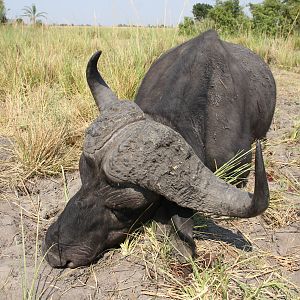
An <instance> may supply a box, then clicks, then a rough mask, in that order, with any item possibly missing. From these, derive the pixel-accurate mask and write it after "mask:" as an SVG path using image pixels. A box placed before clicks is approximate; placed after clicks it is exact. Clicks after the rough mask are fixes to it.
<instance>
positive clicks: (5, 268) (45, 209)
mask: <svg viewBox="0 0 300 300" xmlns="http://www.w3.org/2000/svg"><path fill="white" fill-rule="evenodd" d="M274 74H275V77H276V81H277V87H278V100H277V108H276V114H275V118H274V122H273V124H272V128H271V129H270V131H269V134H268V144H267V145H266V147H265V149H264V155H265V162H266V169H267V172H268V177H269V184H270V190H271V198H272V203H271V206H270V209H269V210H268V211H267V213H265V214H264V215H263V216H259V217H256V218H252V219H248V220H230V221H224V220H217V219H216V220H214V221H209V220H208V221H207V222H206V224H205V228H204V229H203V230H201V231H199V230H198V232H195V236H196V238H197V245H200V246H201V247H202V248H201V247H200V246H199V249H200V248H201V249H203V246H205V247H206V249H207V253H210V254H211V251H212V249H214V245H215V243H220V242H223V243H225V244H226V245H227V253H229V254H228V255H230V253H233V252H236V251H237V249H244V250H238V251H248V252H252V253H255V252H256V251H260V253H262V252H263V253H266V260H267V261H268V263H269V264H271V265H272V266H274V270H277V272H279V273H280V274H282V275H283V276H284V277H285V278H286V279H287V280H288V281H290V282H292V283H293V284H294V286H295V289H297V287H298V288H300V218H299V215H300V212H299V207H300V199H299V198H300V197H299V195H300V185H299V184H300V147H299V146H300V139H299V135H300V132H298V136H297V135H296V137H295V130H296V125H297V122H300V96H299V95H300V75H299V74H295V73H291V72H288V71H282V70H274ZM298 124H299V123H298ZM298 126H299V125H298ZM0 142H1V140H0ZM5 143H6V142H5ZM0 151H1V148H0ZM2 151H3V150H2ZM0 155H1V154H0ZM7 157H8V155H7V153H4V152H2V156H1V160H5V159H6V158H7ZM0 168H1V166H0ZM67 185H68V189H69V193H70V196H71V195H73V194H74V193H75V192H76V191H77V190H78V188H79V186H80V179H79V176H78V173H73V174H67ZM248 188H249V189H252V188H253V176H252V177H251V178H250V181H249V184H248ZM0 193H1V194H0V197H1V198H0V261H1V264H0V298H1V299H21V298H22V297H24V298H26V297H27V298H42V299H172V297H171V296H170V295H169V294H168V293H166V292H165V291H166V288H168V286H167V283H166V282H165V281H164V278H163V276H156V273H153V272H151V270H149V269H148V267H147V264H145V262H144V259H143V258H142V257H141V255H139V254H136V253H135V254H132V255H124V254H122V251H120V249H114V250H111V251H108V252H107V253H106V254H105V255H104V257H103V258H102V259H101V260H100V261H99V262H98V263H97V264H95V265H93V266H90V267H85V268H78V269H75V270H71V269H66V270H57V269H52V268H50V267H49V266H48V265H47V263H45V262H44V261H42V256H41V250H40V248H41V243H42V239H43V236H44V233H45V230H46V229H47V228H48V226H49V225H50V224H51V223H52V222H53V221H54V220H55V218H56V217H57V216H58V214H59V213H60V212H61V211H62V209H63V207H64V206H65V203H66V200H65V199H66V197H65V192H64V182H63V180H62V178H43V179H41V178H39V179H31V180H29V181H27V182H26V183H24V184H23V185H22V184H21V183H20V184H19V185H18V186H17V187H14V188H13V189H8V188H6V189H2V190H0ZM39 204H40V209H39ZM39 211H40V213H39ZM21 212H22V213H21ZM38 215H39V220H40V222H39V228H38V237H37V223H38V222H37V221H38ZM23 246H24V247H23ZM36 249H37V251H36ZM201 251H203V250H199V252H200V253H201ZM35 253H37V263H35ZM213 255H214V256H218V253H214V254H213ZM222 259H224V260H226V258H222ZM25 260H26V261H25ZM41 261H42V262H41ZM40 262H41V265H40V266H39V264H40ZM25 265H26V267H25ZM246 272H247V271H246V270H245V277H246V275H247V274H246ZM35 273H36V274H35ZM178 276H180V274H179V275H178ZM25 283H26V284H25ZM31 285H32V287H31ZM25 286H26V287H25ZM26 288H27V290H29V291H30V293H29V295H27V296H26V295H24V291H25V290H26ZM30 296H31V297H30Z"/></svg>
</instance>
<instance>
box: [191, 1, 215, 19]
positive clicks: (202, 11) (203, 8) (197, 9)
mask: <svg viewBox="0 0 300 300" xmlns="http://www.w3.org/2000/svg"><path fill="white" fill-rule="evenodd" d="M212 8H213V7H212V6H211V5H209V4H206V3H196V4H194V5H193V10H192V13H193V15H194V18H195V19H196V20H197V21H201V20H203V19H205V18H206V17H207V15H208V12H209V11H210V10H211V9H212Z"/></svg>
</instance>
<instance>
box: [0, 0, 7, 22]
mask: <svg viewBox="0 0 300 300" xmlns="http://www.w3.org/2000/svg"><path fill="white" fill-rule="evenodd" d="M6 22H7V18H6V10H5V6H4V2H3V0H0V23H6Z"/></svg>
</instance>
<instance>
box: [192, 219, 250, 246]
mask: <svg viewBox="0 0 300 300" xmlns="http://www.w3.org/2000/svg"><path fill="white" fill-rule="evenodd" d="M193 219H194V238H195V239H198V240H213V241H222V242H225V243H227V244H229V245H231V246H234V247H236V248H237V249H240V250H243V251H246V252H251V251H252V250H253V247H252V244H251V243H250V242H249V241H248V240H247V239H246V238H245V237H244V236H243V234H242V233H241V232H239V231H237V232H236V233H235V232H233V231H232V230H230V229H227V228H224V227H221V226H219V225H217V224H216V223H215V222H214V221H213V220H211V219H206V218H203V217H201V216H199V215H196V216H194V217H193Z"/></svg>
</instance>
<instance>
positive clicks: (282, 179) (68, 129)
mask: <svg viewBox="0 0 300 300" xmlns="http://www.w3.org/2000/svg"><path fill="white" fill-rule="evenodd" d="M32 9H33V6H32V7H28V8H27V11H24V13H25V14H26V15H27V17H29V18H30V19H31V23H32V25H25V24H24V23H23V22H21V21H20V20H19V21H17V22H14V23H11V24H6V25H2V26H1V25H0V36H1V39H0V57H1V64H0V138H1V140H0V142H1V141H2V140H5V142H4V143H1V144H0V171H1V172H0V192H1V193H2V194H1V195H2V196H1V197H3V195H4V194H5V193H4V192H5V191H7V190H8V186H10V187H12V188H13V189H15V187H19V186H20V185H22V186H24V185H25V184H26V181H28V180H30V179H32V178H33V177H34V176H39V177H41V176H45V175H59V176H61V174H62V176H63V177H64V176H65V171H71V170H76V169H77V165H78V159H79V154H80V151H81V145H82V139H83V136H84V130H85V129H86V127H87V126H88V125H89V124H90V123H91V121H92V120H93V119H94V118H95V117H96V116H97V114H98V111H97V110H96V107H95V105H94V102H93V100H92V97H91V95H90V92H89V90H88V87H87V84H86V81H85V66H86V63H87V60H88V58H89V56H90V55H91V54H92V53H93V52H94V51H95V50H96V49H101V50H102V51H103V55H102V57H101V60H100V65H99V68H100V70H101V72H102V74H103V77H104V78H105V79H106V81H107V83H108V84H109V85H110V87H111V88H112V89H113V90H114V91H115V92H116V93H117V94H118V97H119V98H127V99H133V98H134V96H135V93H136V91H137V88H138V86H139V84H140V82H141V80H142V78H143V76H144V75H145V73H146V71H147V70H148V68H149V67H150V65H151V64H152V63H153V62H154V60H155V59H156V58H157V57H159V56H160V55H161V53H163V52H164V51H166V50H167V49H169V48H171V47H173V46H176V45H178V44H179V43H181V42H183V41H185V40H187V39H189V38H191V37H193V36H195V35H197V34H199V33H201V32H203V31H205V30H207V29H209V28H215V29H217V30H218V32H219V34H220V36H221V37H222V39H225V40H227V41H231V42H234V43H239V44H242V45H244V46H246V47H248V48H250V49H252V50H253V51H254V52H256V53H257V54H259V55H260V56H261V57H262V58H263V59H264V60H265V61H266V62H267V63H269V64H270V66H271V68H272V69H273V70H275V71H276V70H284V71H282V72H287V71H289V72H293V73H290V74H294V75H293V76H298V75H299V73H300V35H299V24H300V17H299V13H300V10H299V3H298V2H297V1H296V0H285V1H282V0H265V1H263V3H262V4H253V5H251V6H250V11H251V13H252V16H253V17H252V18H249V17H248V16H246V15H245V14H244V12H243V10H242V8H241V7H240V5H239V2H238V0H228V1H220V0H217V2H216V5H214V6H209V5H200V4H199V5H196V6H194V9H193V14H194V16H195V17H194V18H192V19H191V18H185V19H184V22H183V23H181V24H180V25H179V27H178V28H142V27H134V28H123V27H122V28H119V27H114V28H104V27H77V26H74V27H73V26H70V27H69V26H64V27H59V26H45V25H43V26H35V24H36V23H37V20H38V17H42V18H43V17H44V16H45V14H44V13H41V14H40V15H38V12H37V10H36V8H35V11H32ZM225 12H226V13H225ZM1 20H3V21H5V22H6V20H7V19H6V15H5V8H4V5H3V1H0V22H1ZM291 76H292V75H291ZM297 78H299V77H297ZM286 82H289V83H290V84H291V87H292V88H291V89H288V90H289V94H288V95H289V96H290V95H292V92H293V91H292V90H294V91H295V90H298V89H299V82H298V84H297V83H296V81H295V82H294V83H292V82H293V80H287V81H286ZM281 88H282V89H283V87H282V85H281V84H280V83H279V92H281ZM291 97H294V96H291ZM298 99H299V97H298ZM277 115H278V111H277V113H276V115H275V117H276V116H277ZM299 122H300V120H295V122H294V125H293V128H291V129H289V130H288V131H289V133H288V134H287V135H286V134H285V135H284V136H282V137H280V138H278V140H276V141H275V142H274V143H281V142H282V143H287V145H289V146H290V145H292V146H295V147H296V145H298V146H299V136H300V129H299V124H300V123H299ZM271 142H272V141H271ZM271 142H270V143H271ZM267 147H268V146H267ZM267 149H269V148H267ZM1 151H2V152H1ZM267 151H268V150H267ZM266 164H267V167H269V168H270V169H271V170H272V172H273V173H272V172H271V173H270V174H269V176H271V177H270V178H271V179H270V180H271V181H274V180H275V181H276V183H278V185H277V186H279V188H278V190H276V191H273V192H272V194H271V201H272V202H271V208H270V211H269V213H266V214H265V216H264V220H265V221H266V222H267V224H268V225H269V226H270V227H271V228H278V227H282V226H286V225H287V224H290V223H292V222H293V221H295V220H297V218H298V215H297V207H294V206H292V205H291V203H290V202H287V203H288V208H287V205H286V204H285V202H283V201H286V198H285V196H283V193H285V192H286V191H289V190H292V193H293V195H294V194H295V195H296V196H297V195H298V196H299V197H300V186H299V181H298V179H297V178H292V177H288V176H287V175H284V174H283V173H281V171H280V170H279V168H276V161H275V160H274V159H272V157H271V156H270V157H268V156H267V159H266ZM295 164H296V165H297V161H296V162H295ZM270 169H269V170H270ZM20 183H21V184H20ZM284 195H285V194H284ZM5 197H6V196H5ZM287 211H288V213H286V212H287ZM201 226H202V227H203V226H204V227H205V226H206V225H205V221H203V220H199V223H198V227H201ZM145 240H148V241H149V240H150V244H149V243H148V242H145ZM138 245H139V246H138ZM145 245H148V246H147V247H148V248H143V249H142V252H143V253H144V252H145V253H148V254H149V255H150V256H151V259H150V260H147V261H145V264H146V265H147V268H149V269H151V268H152V269H154V270H155V274H154V276H158V275H157V274H158V273H159V274H160V275H161V274H163V276H164V278H165V279H166V280H167V282H168V286H169V291H170V295H171V296H170V298H171V299H202V298H201V297H203V299H234V298H235V299H296V297H297V287H296V286H295V285H293V284H291V283H290V282H288V281H287V280H285V279H284V278H283V277H282V274H281V273H280V271H278V269H276V268H273V266H271V265H268V264H266V259H267V258H270V255H269V254H268V253H267V252H265V251H257V252H255V253H253V254H249V253H244V252H243V251H238V250H234V251H233V252H231V253H230V255H229V256H230V257H229V258H228V257H227V258H226V260H224V261H222V259H221V258H220V257H221V256H222V257H223V256H224V257H225V256H226V255H227V254H228V253H229V252H230V251H231V250H232V249H231V248H229V246H228V245H225V244H223V243H215V244H213V245H212V244H209V245H208V242H205V243H202V244H201V245H200V244H199V245H198V247H199V249H198V252H199V253H204V254H205V255H204V256H202V260H200V261H195V262H192V263H191V264H190V265H189V266H188V267H182V266H180V265H178V264H174V261H172V260H171V259H170V253H171V250H170V249H169V248H168V245H167V243H166V241H165V242H162V241H157V240H156V238H155V237H154V235H153V231H152V227H151V226H149V227H147V228H146V229H145V236H143V237H141V235H133V236H132V237H131V238H130V239H128V240H127V241H126V242H125V243H123V244H122V247H121V251H122V253H125V254H124V255H128V254H131V255H138V254H137V253H141V250H140V248H138V247H144V246H145ZM149 245H150V246H149ZM207 247H213V250H214V251H215V252H216V253H220V254H221V256H220V257H219V258H218V259H214V258H213V257H210V256H209V257H207V256H206V249H207ZM37 249H38V247H37ZM137 249H139V250H137ZM37 251H38V250H37ZM154 253H156V254H155V255H154ZM24 255H25V254H24ZM271 259H272V260H273V261H275V263H278V264H281V265H286V266H291V265H292V266H294V265H295V264H296V263H299V262H300V261H296V262H295V260H293V259H292V258H290V257H288V258H282V257H275V256H274V255H273V256H272V257H271ZM186 268H188V269H189V272H191V274H192V275H191V276H187V275H186V273H185V272H186V271H185V270H186ZM245 273H247V274H248V275H249V274H250V277H251V279H249V281H247V283H245V282H244V281H243V280H242V279H243V276H244V274H245ZM32 286H33V285H32ZM32 286H31V289H32ZM23 288H24V287H23ZM33 292H34V291H33V290H30V293H33ZM28 293H29V291H27V290H26V288H25V292H24V298H30V297H31V296H32V295H31V294H28ZM230 295H231V296H232V297H233V298H232V297H231V298H230ZM29 296H30V297H29ZM197 297H198V298H197ZM228 297H229V298H228Z"/></svg>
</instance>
